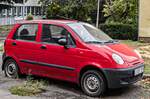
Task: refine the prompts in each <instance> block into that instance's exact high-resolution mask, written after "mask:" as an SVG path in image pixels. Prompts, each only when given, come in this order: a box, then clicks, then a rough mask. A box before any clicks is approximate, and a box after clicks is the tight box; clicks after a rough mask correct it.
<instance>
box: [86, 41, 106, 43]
mask: <svg viewBox="0 0 150 99" xmlns="http://www.w3.org/2000/svg"><path fill="white" fill-rule="evenodd" d="M86 43H104V42H100V41H87V42H86Z"/></svg>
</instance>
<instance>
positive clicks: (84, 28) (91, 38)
mask: <svg viewBox="0 0 150 99" xmlns="http://www.w3.org/2000/svg"><path fill="white" fill-rule="evenodd" d="M68 26H69V27H71V28H72V29H73V30H74V31H75V32H76V33H77V35H78V36H79V37H80V38H81V39H82V40H83V41H84V42H86V43H104V42H112V41H113V39H111V38H110V37H109V36H108V35H107V34H105V33H104V32H103V31H101V30H100V29H98V28H96V27H94V26H92V25H90V24H87V23H83V22H79V23H69V24H68Z"/></svg>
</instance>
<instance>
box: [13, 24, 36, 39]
mask: <svg viewBox="0 0 150 99" xmlns="http://www.w3.org/2000/svg"><path fill="white" fill-rule="evenodd" d="M37 31H38V24H24V25H21V26H20V27H19V28H18V29H17V31H16V33H15V35H14V39H20V40H28V41H35V40H36V34H37Z"/></svg>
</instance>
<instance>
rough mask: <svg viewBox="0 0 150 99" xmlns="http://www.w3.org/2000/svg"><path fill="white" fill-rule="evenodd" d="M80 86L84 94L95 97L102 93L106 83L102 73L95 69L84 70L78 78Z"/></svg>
mask: <svg viewBox="0 0 150 99" xmlns="http://www.w3.org/2000/svg"><path fill="white" fill-rule="evenodd" d="M80 81H81V82H80V84H81V88H82V90H83V91H84V93H85V94H87V95H89V96H92V97H97V96H100V95H101V94H103V93H104V91H105V89H106V83H105V79H104V77H103V75H102V74H101V73H100V72H99V71H96V70H89V71H87V72H85V73H84V74H83V75H82V77H81V80H80Z"/></svg>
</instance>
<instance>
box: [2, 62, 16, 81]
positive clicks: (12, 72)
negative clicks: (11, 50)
mask: <svg viewBox="0 0 150 99" xmlns="http://www.w3.org/2000/svg"><path fill="white" fill-rule="evenodd" d="M4 72H5V76H6V77H9V78H17V77H18V74H19V73H18V72H19V70H18V65H17V63H16V62H15V61H14V60H13V59H8V60H6V62H5V64H4Z"/></svg>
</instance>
